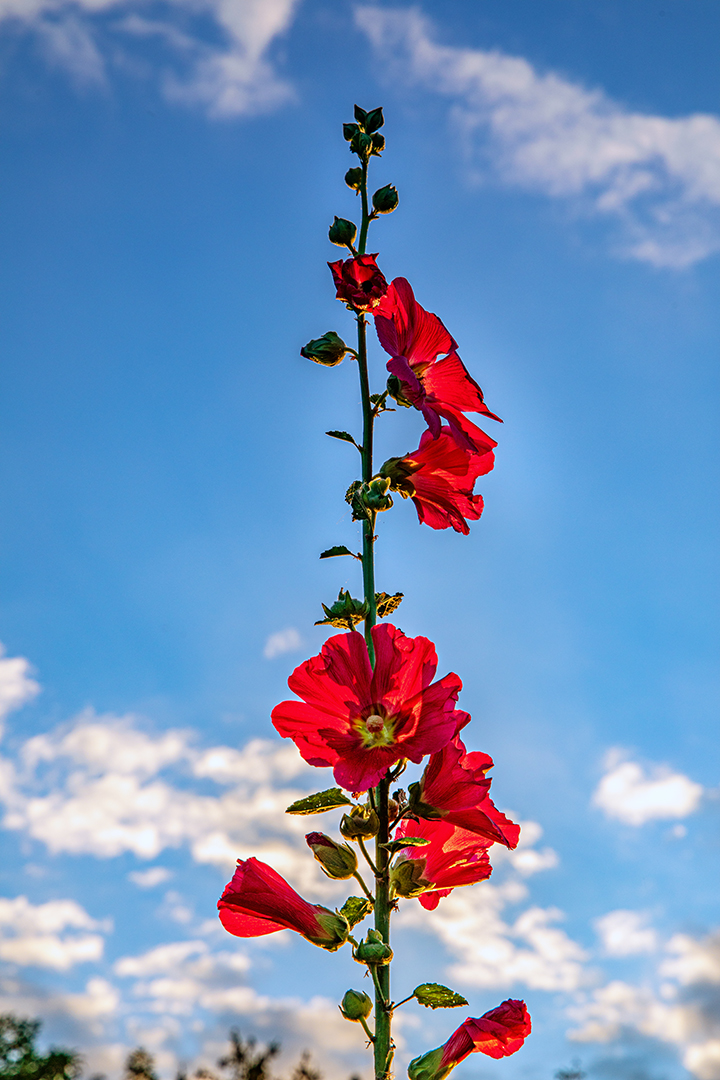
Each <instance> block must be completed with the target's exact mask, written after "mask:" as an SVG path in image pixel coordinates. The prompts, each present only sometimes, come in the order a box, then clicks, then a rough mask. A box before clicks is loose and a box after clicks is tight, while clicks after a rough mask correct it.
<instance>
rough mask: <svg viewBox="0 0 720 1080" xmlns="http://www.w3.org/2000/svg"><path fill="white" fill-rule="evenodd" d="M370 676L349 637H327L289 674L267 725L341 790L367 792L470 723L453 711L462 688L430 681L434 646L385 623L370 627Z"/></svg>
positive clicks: (451, 678) (360, 643) (362, 649)
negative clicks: (287, 697)
mask: <svg viewBox="0 0 720 1080" xmlns="http://www.w3.org/2000/svg"><path fill="white" fill-rule="evenodd" d="M372 637H373V644H374V646H375V670H374V671H373V668H372V667H371V665H370V659H369V657H368V651H367V645H366V644H365V638H364V637H363V636H362V634H359V633H358V632H357V631H354V630H353V631H351V632H350V633H347V634H336V635H335V636H334V637H331V638H328V640H327V641H326V642H325V644H324V645H323V647H322V651H321V653H320V655H319V656H313V657H312V658H311V659H310V660H306V661H305V663H303V664H301V665H300V666H299V667H297V668H296V669H295V671H294V672H293V673H292V675H291V676H290V678H289V679H288V686H289V687H290V689H291V690H292V691H293V692H294V693H296V694H297V695H298V697H300V698H302V701H282V702H280V704H279V705H276V706H275V708H274V709H273V711H272V722H273V724H274V725H275V727H276V729H277V730H278V731H279V732H280V734H281V735H283V736H284V737H285V738H289V739H292V740H293V742H294V743H295V745H296V746H297V748H298V750H299V751H300V753H301V755H302V756H303V758H304V759H305V761H307V762H308V764H310V765H317V766H323V765H330V766H332V768H333V770H334V774H335V779H336V781H337V783H338V784H340V786H341V787H344V788H347V790H349V791H367V789H368V788H371V787H374V786H375V785H376V784H377V783H378V782H379V781H380V780H381V779H382V777H383V776H384V775H385V773H386V772H387V770H388V769H389V768H390V767H391V766H392V765H394V764H395V763H396V762H397V761H401V760H402V759H403V758H409V759H410V761H414V762H415V763H416V764H417V763H418V762H420V761H421V760H422V758H423V757H424V755H425V754H434V753H435V752H436V751H437V750H441V749H442V748H443V746H446V745H447V743H449V742H450V740H451V739H452V738H453V737H454V735H455V734H456V732H458V731H459V730H460V729H461V728H462V727H464V725H465V724H466V723H467V722H468V720H469V719H470V717H469V716H468V714H467V713H464V712H460V711H459V710H457V709H456V708H455V704H456V702H457V697H458V694H459V692H460V690H461V688H462V682H461V681H460V679H459V678H458V676H457V675H454V674H449V675H446V676H445V677H444V678H442V679H439V680H438V681H437V682H432V679H433V676H434V675H435V671H436V669H437V655H436V653H435V646H434V645H433V643H432V642H431V641H428V639H427V638H425V637H416V638H411V637H406V636H405V634H403V633H402V631H401V630H398V629H397V628H396V627H395V626H393V625H392V624H391V623H382V624H381V625H380V626H374V627H373V629H372Z"/></svg>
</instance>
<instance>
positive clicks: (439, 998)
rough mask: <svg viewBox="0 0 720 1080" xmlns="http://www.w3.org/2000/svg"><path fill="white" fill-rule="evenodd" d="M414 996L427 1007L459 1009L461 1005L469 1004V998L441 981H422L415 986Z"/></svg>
mask: <svg viewBox="0 0 720 1080" xmlns="http://www.w3.org/2000/svg"><path fill="white" fill-rule="evenodd" d="M412 996H413V997H414V998H416V999H417V1000H418V1001H419V1002H420V1004H421V1005H424V1006H425V1008H426V1009H457V1008H458V1007H459V1006H460V1005H467V998H464V997H463V996H462V994H456V993H455V991H454V990H451V989H450V987H449V986H442V985H441V984H440V983H421V984H420V986H416V987H415V989H414V990H413V992H412Z"/></svg>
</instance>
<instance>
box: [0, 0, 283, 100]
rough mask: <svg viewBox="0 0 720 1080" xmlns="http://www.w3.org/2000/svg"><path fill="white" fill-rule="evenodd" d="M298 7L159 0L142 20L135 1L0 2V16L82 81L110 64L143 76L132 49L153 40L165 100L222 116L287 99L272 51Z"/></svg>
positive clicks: (101, 74) (252, 1)
mask: <svg viewBox="0 0 720 1080" xmlns="http://www.w3.org/2000/svg"><path fill="white" fill-rule="evenodd" d="M297 4H298V0H164V2H162V3H160V4H159V5H157V7H155V8H154V10H153V18H152V19H149V18H147V17H146V5H145V4H144V3H143V2H142V0H74V2H70V0H0V21H3V20H5V21H6V23H9V24H11V25H13V26H14V27H15V28H17V27H18V26H20V27H22V28H25V29H27V30H30V31H32V32H34V33H35V34H36V35H38V39H39V41H40V43H41V46H42V50H43V52H44V53H45V55H46V57H47V58H48V59H50V60H51V62H53V63H54V64H56V65H59V66H61V67H63V68H64V69H65V70H67V71H68V72H69V73H70V74H71V76H72V77H73V78H75V79H77V80H79V81H82V82H95V83H102V82H104V81H106V79H107V76H108V68H109V67H110V66H111V65H112V64H116V63H120V64H121V65H122V66H124V68H125V69H126V70H147V72H148V74H149V73H150V69H148V64H147V61H146V60H142V59H140V58H139V56H140V54H138V53H137V52H136V51H135V50H134V46H135V45H137V43H138V42H139V41H143V42H147V41H148V40H151V41H155V42H156V43H157V46H158V52H157V55H156V60H155V66H156V70H157V73H158V75H159V77H160V82H161V86H162V90H163V92H164V94H165V96H166V98H168V99H169V100H172V101H180V102H183V103H185V104H190V105H198V106H201V107H202V108H204V109H206V110H207V112H208V113H209V114H210V115H211V116H217V117H223V116H240V115H252V114H255V113H260V112H265V111H267V110H269V109H273V108H276V107H277V106H279V105H282V104H284V103H286V102H287V101H289V100H291V99H292V98H293V96H294V95H293V90H292V87H291V86H290V85H289V84H288V83H287V82H286V81H285V80H283V79H282V78H281V77H280V76H279V74H278V72H277V71H276V69H275V66H274V64H273V60H272V57H271V51H272V46H273V44H274V43H275V42H276V41H277V39H278V38H279V37H280V36H281V35H282V34H283V33H284V32H285V31H286V30H287V29H288V27H289V26H290V25H291V23H292V20H293V17H294V13H295V9H296V7H297ZM208 23H209V24H210V26H211V29H210V31H209V32H208V25H207V24H208ZM143 55H146V50H145V51H144V52H143Z"/></svg>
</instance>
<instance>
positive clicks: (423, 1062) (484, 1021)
mask: <svg viewBox="0 0 720 1080" xmlns="http://www.w3.org/2000/svg"><path fill="white" fill-rule="evenodd" d="M531 1030H532V1023H531V1021H530V1014H529V1012H528V1011H527V1006H526V1005H525V1002H524V1001H517V1000H515V999H514V998H509V999H508V1000H507V1001H503V1003H502V1005H498V1007H497V1008H496V1009H490V1011H489V1012H486V1013H485V1014H484V1015H483V1016H480V1017H478V1019H473V1017H469V1018H468V1019H467V1020H466V1021H465V1023H464V1024H461V1025H460V1027H459V1028H458V1029H457V1031H455V1032H453V1034H452V1035H451V1036H450V1038H449V1039H448V1041H447V1042H446V1043H445V1044H444V1045H443V1046H439V1047H438V1048H437V1050H430V1051H428V1053H427V1054H423V1055H422V1056H421V1057H416V1058H415V1059H414V1061H411V1062H410V1064H409V1066H408V1076H409V1078H410V1080H444V1078H445V1077H446V1076H447V1075H448V1073H450V1072H451V1071H452V1070H453V1069H454V1068H455V1066H456V1065H458V1064H459V1063H460V1062H461V1061H464V1060H465V1058H466V1057H468V1055H469V1054H475V1053H481V1054H487V1056H488V1057H491V1058H502V1057H509V1056H510V1055H511V1054H514V1053H515V1051H516V1050H519V1049H520V1047H521V1046H522V1044H523V1043H524V1042H525V1039H526V1038H527V1037H528V1035H529V1034H530V1032H531Z"/></svg>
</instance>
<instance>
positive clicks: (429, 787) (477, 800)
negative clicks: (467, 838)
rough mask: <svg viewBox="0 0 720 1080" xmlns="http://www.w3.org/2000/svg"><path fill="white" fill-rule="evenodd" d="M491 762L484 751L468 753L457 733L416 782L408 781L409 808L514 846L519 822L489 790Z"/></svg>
mask: <svg viewBox="0 0 720 1080" xmlns="http://www.w3.org/2000/svg"><path fill="white" fill-rule="evenodd" d="M492 765H493V761H492V758H490V757H488V756H487V754H482V753H480V752H479V751H476V752H474V753H472V754H468V753H467V752H466V750H465V747H464V746H463V744H462V741H461V739H460V737H459V736H456V738H455V739H453V741H452V742H451V743H448V745H447V746H445V747H443V749H442V750H439V751H438V752H437V753H436V754H433V755H432V757H431V758H430V760H429V762H428V763H427V765H426V766H425V772H424V773H423V775H422V777H421V778H420V782H419V784H412V785H411V787H410V800H411V802H410V806H411V808H413V807H415V806H417V810H418V813H420V814H423V816H425V814H427V816H428V817H432V818H441V819H442V820H443V821H447V822H448V823H449V824H450V825H457V826H458V827H459V828H461V829H467V830H468V832H472V833H475V834H476V835H478V836H483V837H485V838H486V839H487V840H490V841H491V842H492V841H495V842H496V843H498V844H504V845H505V847H509V848H515V847H517V844H518V840H519V839H520V826H519V825H516V824H515V823H514V822H512V821H510V820H509V818H506V817H505V815H504V814H501V813H500V811H499V810H498V809H497V808H496V807H495V804H494V803H493V801H492V799H491V798H490V796H489V794H488V792H489V790H490V782H491V781H490V777H488V776H486V775H485V773H486V772H487V770H488V769H491V768H492Z"/></svg>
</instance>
